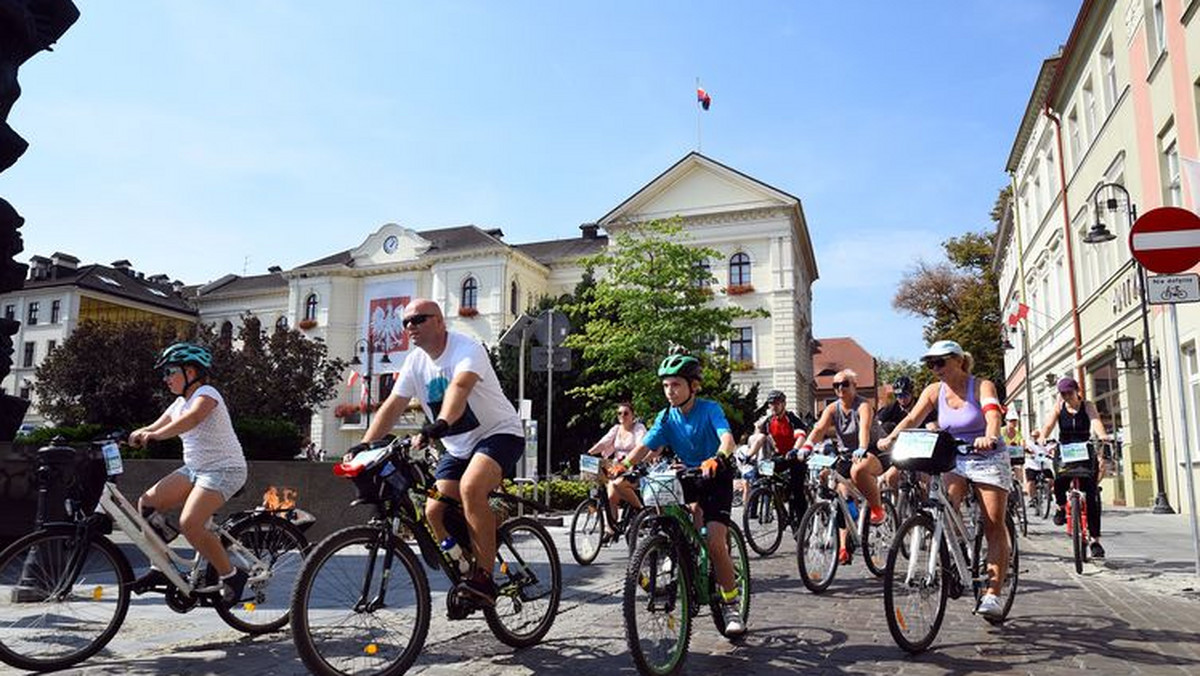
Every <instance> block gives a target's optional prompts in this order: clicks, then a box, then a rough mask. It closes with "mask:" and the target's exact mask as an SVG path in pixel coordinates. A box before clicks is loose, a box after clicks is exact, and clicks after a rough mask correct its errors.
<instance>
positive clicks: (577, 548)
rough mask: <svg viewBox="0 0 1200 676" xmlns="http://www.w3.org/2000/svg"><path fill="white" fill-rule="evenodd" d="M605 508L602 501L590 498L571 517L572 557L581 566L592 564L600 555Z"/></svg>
mask: <svg viewBox="0 0 1200 676" xmlns="http://www.w3.org/2000/svg"><path fill="white" fill-rule="evenodd" d="M605 508H606V505H604V504H602V503H601V502H600V501H598V500H593V499H592V498H588V499H586V500H584V501H583V502H581V503H579V506H578V507H576V508H575V516H573V517H571V556H573V557H575V562H576V563H578V564H579V565H581V566H586V565H589V564H591V563H592V562H593V561H595V560H596V557H597V556H598V555H599V554H600V544H601V542H600V541H601V539H602V538H603V537H604V510H605Z"/></svg>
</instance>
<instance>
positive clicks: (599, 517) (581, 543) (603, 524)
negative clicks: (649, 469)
mask: <svg viewBox="0 0 1200 676" xmlns="http://www.w3.org/2000/svg"><path fill="white" fill-rule="evenodd" d="M601 471H603V470H602V469H601V466H600V459H599V458H597V457H596V456H594V455H581V456H579V474H580V476H584V475H591V476H592V477H594V478H595V479H596V481H595V483H594V484H593V485H592V487H591V488H590V489H589V490H588V496H587V497H586V498H584V499H583V501H582V502H580V503H579V506H578V507H576V508H575V514H574V516H572V517H571V556H573V557H575V562H576V563H578V564H579V565H581V566H587V565H590V564H591V563H592V562H593V561H595V560H596V557H597V556H599V555H600V549H601V548H602V547H604V545H607V544H610V543H612V542H616V541H617V540H618V539H619V538H621V537H622V536H624V537H625V541H626V545H627V546H628V547H629V550H630V551H633V547H634V545H635V544H636V534H637V530H636V528H631V526H633V525H634V524H635V523H636V520H637V517H638V515H639V513H640V512H641V511H642V510H640V509H635V508H634V507H633V505H630V504H629V503H627V502H625V501H621V507H620V511H619V512H618V514H617V519H616V520H615V521H613V522H612V523H611V524H609V520H610V519H612V517H611V516H610V515H609V511H608V493H607V492H606V491H605V488H604V484H602V483H601V482H600V481H599V476H600V472H601ZM641 472H642V471H641V470H640V469H631V470H628V471H625V472H622V473H621V474H619V475H617V476H615V477H611V478H610V479H609V480H610V481H613V480H616V479H617V478H619V477H625V478H626V480H628V481H633V480H635V479H636V478H637V477H638V476H639V475H640V473H641ZM610 527H611V529H612V531H613V535H611V536H610V535H608V534H607V531H608V530H609V528H610Z"/></svg>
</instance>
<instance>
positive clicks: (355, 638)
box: [291, 437, 562, 676]
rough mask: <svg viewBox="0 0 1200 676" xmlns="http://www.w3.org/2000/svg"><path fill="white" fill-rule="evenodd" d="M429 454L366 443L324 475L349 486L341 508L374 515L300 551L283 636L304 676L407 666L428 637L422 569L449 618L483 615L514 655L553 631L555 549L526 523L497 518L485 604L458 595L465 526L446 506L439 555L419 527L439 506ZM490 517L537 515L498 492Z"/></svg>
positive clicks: (465, 562)
mask: <svg viewBox="0 0 1200 676" xmlns="http://www.w3.org/2000/svg"><path fill="white" fill-rule="evenodd" d="M433 466H434V463H433V459H432V457H431V456H430V453H429V449H428V447H426V448H425V449H424V450H423V451H418V450H414V449H413V445H412V443H411V441H410V440H409V439H408V438H403V439H394V438H391V437H388V438H385V439H383V440H380V441H378V442H375V443H373V444H371V447H370V448H369V449H368V450H366V451H363V452H361V453H359V454H358V455H357V456H355V458H354V459H353V460H352V461H351V462H348V463H341V464H338V465H335V466H334V473H335V474H338V475H340V476H343V477H346V478H349V479H350V480H352V481H353V482H354V484H355V486H356V488H357V489H358V497H357V498H356V499H354V500H353V501H352V502H351V503H350V504H351V505H367V506H369V507H371V509H372V510H373V511H374V514H373V515H372V517H371V518H370V519H369V520H368V521H367V522H366V523H365V524H361V525H357V526H349V527H346V528H343V529H341V530H339V531H337V532H335V533H332V534H331V535H329V536H328V537H326V538H325V539H324V540H322V541H321V542H320V543H318V544H317V545H316V546H315V547H314V548H313V550H312V552H311V553H310V554H309V558H308V559H307V560H306V561H305V564H304V566H303V568H302V569H301V570H300V576H299V578H298V579H297V580H296V586H295V588H294V589H293V591H292V605H291V610H292V639H293V641H294V642H295V644H296V649H297V651H298V652H299V653H300V658H301V660H303V662H304V664H305V666H306V667H308V669H309V670H310V671H311V672H312V673H314V674H321V675H323V676H332V675H334V674H339V675H340V674H358V675H362V674H388V675H394V674H401V673H404V672H405V671H406V670H408V668H409V667H411V666H412V664H413V662H414V661H415V660H416V659H417V656H418V654H419V653H420V651H421V649H422V648H423V647H424V645H425V638H426V635H427V634H428V632H429V621H430V615H431V614H432V610H431V592H430V587H429V579H428V578H427V577H426V574H425V569H424V568H423V567H422V566H421V563H420V561H418V559H417V555H416V554H414V553H413V550H412V549H411V548H410V543H412V544H415V546H416V549H417V551H418V552H419V553H420V556H421V559H423V560H424V563H425V565H427V566H429V568H430V569H431V570H434V571H441V572H442V573H443V574H444V575H445V576H446V578H447V579H448V580H449V582H450V585H451V589H450V592H449V593H448V594H447V595H446V613H447V617H448V619H450V620H452V621H454V620H462V619H465V618H467V617H469V616H471V615H472V614H474V613H475V612H477V611H480V610H482V612H483V617H484V619H485V620H486V621H487V625H488V627H489V628H490V629H491V631H492V633H493V634H495V636H496V638H498V639H499V640H500V641H502V642H504V643H505V644H507V645H509V646H512V647H514V648H524V647H527V646H530V645H533V644H535V643H537V642H539V641H541V640H542V638H543V637H544V636H545V635H546V632H548V631H550V627H551V625H553V624H554V618H555V615H556V614H557V612H558V603H559V599H560V597H561V595H562V568H561V566H560V565H559V559H558V550H557V549H556V548H555V546H554V540H553V539H552V538H551V537H550V533H549V532H547V531H546V529H545V527H543V526H542V525H541V524H540V523H538V522H537V521H536V520H534V519H532V518H529V517H525V516H516V517H507V518H502V517H500V516H498V518H497V527H496V544H497V550H496V560H497V562H498V564H499V565H498V567H497V570H498V571H499V575H498V577H497V578H496V586H497V589H498V594H497V596H496V603H495V605H494V606H490V607H482V608H481V607H480V606H479V605H477V604H476V603H474V602H473V601H471V599H470V597H469V596H467V595H465V594H464V593H463V592H462V591H460V589H461V587H460V583H462V581H463V580H465V579H466V577H467V575H468V572H469V571H470V570H471V569H472V566H473V564H472V562H471V560H470V551H471V547H470V536H469V531H468V529H467V523H466V517H465V516H464V515H463V511H462V508H461V506H460V505H459V504H458V503H457V502H453V503H451V504H450V509H447V510H446V519H445V527H446V530H447V531H448V532H449V534H450V536H451V537H453V538H454V540H455V541H456V544H457V545H458V546H459V547H461V550H460V549H459V547H454V548H450V549H446V550H443V549H442V548H441V546H440V545H439V543H438V541H437V539H436V537H435V536H434V534H433V529H432V526H431V525H430V524H429V522H428V520H427V519H426V518H425V510H424V503H423V500H425V499H430V500H432V499H443V500H446V499H445V498H442V497H441V496H440V494H439V493H438V492H437V489H436V487H435V484H434V477H433ZM490 497H491V499H492V501H493V508H494V509H495V508H497V507H499V508H502V509H503V510H505V511H508V510H510V509H512V508H515V507H516V506H518V505H524V506H526V507H528V508H530V509H533V510H536V511H544V510H545V509H546V508H545V507H543V506H541V505H539V504H537V503H535V502H533V501H530V500H525V499H523V498H521V497H518V496H516V495H512V494H509V493H505V492H501V491H493V492H492V493H491V495H490Z"/></svg>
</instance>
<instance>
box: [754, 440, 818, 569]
mask: <svg viewBox="0 0 1200 676" xmlns="http://www.w3.org/2000/svg"><path fill="white" fill-rule="evenodd" d="M791 472H792V469H791V467H790V463H787V462H778V461H777V460H760V461H759V462H758V478H757V479H755V480H754V483H753V484H752V485H751V488H750V495H749V497H748V498H747V499H746V504H745V508H744V509H743V510H742V531H743V532H744V533H745V534H746V544H748V545H750V549H753V550H754V552H755V553H756V554H758V555H759V556H770V555H771V554H774V553H775V550H777V549H779V543H780V542H782V541H783V531H784V529H785V528H789V527H790V528H791V530H792V534H793V535H794V534H795V533H796V530H797V529H798V528H799V527H800V519H801V517H803V516H804V514H803V513H801V514H793V513H792V511H793V509H792V508H791V507H790V503H791V489H790V487H789V483H788V482H789V481H790V475H791Z"/></svg>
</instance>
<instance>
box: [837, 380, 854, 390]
mask: <svg viewBox="0 0 1200 676" xmlns="http://www.w3.org/2000/svg"><path fill="white" fill-rule="evenodd" d="M843 387H850V383H848V382H846V381H844V380H843V381H842V382H840V383H834V384H833V389H835V390H840V389H842V388H843Z"/></svg>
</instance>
